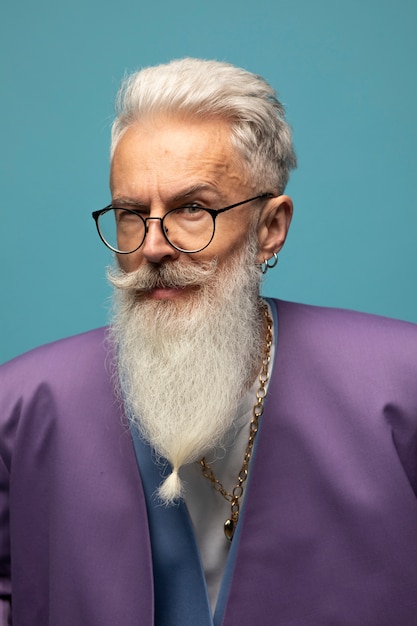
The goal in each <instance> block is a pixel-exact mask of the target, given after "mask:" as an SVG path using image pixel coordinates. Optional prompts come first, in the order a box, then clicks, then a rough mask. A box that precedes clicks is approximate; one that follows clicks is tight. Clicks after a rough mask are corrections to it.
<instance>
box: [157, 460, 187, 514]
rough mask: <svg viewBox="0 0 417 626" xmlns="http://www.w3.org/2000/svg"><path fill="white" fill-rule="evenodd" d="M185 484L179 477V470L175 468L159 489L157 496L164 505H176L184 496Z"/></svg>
mask: <svg viewBox="0 0 417 626" xmlns="http://www.w3.org/2000/svg"><path fill="white" fill-rule="evenodd" d="M183 491H184V489H183V484H182V480H181V478H180V477H179V474H178V469H177V468H174V469H173V470H172V472H171V474H170V475H169V476H167V478H166V479H165V480H164V482H163V483H162V484H161V485H160V486H159V487H158V490H157V495H158V498H159V499H160V500H162V502H163V504H165V505H166V506H172V505H173V504H176V503H177V502H178V500H180V499H181V498H182V496H183Z"/></svg>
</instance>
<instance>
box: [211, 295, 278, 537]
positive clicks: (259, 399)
mask: <svg viewBox="0 0 417 626" xmlns="http://www.w3.org/2000/svg"><path fill="white" fill-rule="evenodd" d="M263 307H264V314H265V319H266V338H265V352H264V356H263V359H262V367H261V371H260V374H259V389H258V391H257V392H256V404H255V405H254V407H253V410H252V419H251V421H250V424H249V439H248V443H247V445H246V450H245V454H244V457H243V463H242V467H241V469H240V472H239V474H238V476H237V482H236V485H235V486H234V487H233V489H232V491H231V493H229V492H228V491H226V489H225V488H224V486H223V484H222V483H221V482H220V480H219V479H218V478H216V476H215V475H214V471H213V468H212V467H211V465H210V464H209V463H207V462H206V460H205V458H204V457H203V458H202V459H201V460H200V461H199V464H200V466H201V470H202V473H203V476H204V477H205V478H207V479H208V480H209V481H210V482H211V484H212V486H213V488H214V489H215V491H218V492H219V493H220V495H222V496H223V498H224V499H225V500H227V501H228V502H230V518H229V519H227V520H226V521H225V523H224V534H225V535H226V538H227V539H228V540H229V541H232V539H233V534H234V531H235V529H236V525H237V522H238V519H239V511H240V502H239V500H240V498H241V497H242V495H243V491H244V483H245V481H246V479H247V477H248V473H249V463H250V460H251V456H252V452H253V446H254V443H255V438H256V435H257V433H258V427H259V419H260V417H261V416H262V414H263V412H264V402H265V398H266V393H267V389H266V388H267V384H268V380H269V364H270V361H271V346H272V319H271V316H270V314H269V310H268V307H267V306H266V304H263Z"/></svg>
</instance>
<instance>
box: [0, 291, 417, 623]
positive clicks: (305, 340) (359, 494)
mask: <svg viewBox="0 0 417 626" xmlns="http://www.w3.org/2000/svg"><path fill="white" fill-rule="evenodd" d="M277 306H278V318H279V327H280V333H279V340H278V345H277V349H276V356H275V363H274V369H273V376H272V379H271V382H270V387H269V393H268V398H267V401H266V408H265V413H264V416H263V423H262V429H261V431H260V433H259V437H258V441H257V451H256V457H255V459H254V463H253V465H252V468H251V476H250V482H249V485H248V487H247V493H246V497H245V506H244V512H243V516H242V517H241V519H240V523H239V526H240V528H239V535H238V537H237V538H235V540H236V539H237V541H235V540H234V542H233V548H234V549H235V550H236V558H235V565H234V571H233V572H232V573H231V575H230V588H229V592H228V593H227V597H226V598H224V599H222V601H223V604H224V618H223V626H253V624H256V623H258V622H260V623H262V625H263V626H277V625H278V626H306V625H307V624H308V626H357V625H358V624H360V625H361V626H392V625H393V624H395V626H413V625H414V624H416V625H417V593H416V591H417V503H416V493H417V328H416V326H414V325H412V324H407V323H401V322H396V321H392V320H387V319H383V318H378V317H373V316H369V315H361V314H356V313H352V312H349V311H337V310H330V309H323V308H319V307H309V306H304V305H297V304H291V303H285V302H278V303H277ZM0 390H1V392H0V393H1V396H0V595H1V594H3V596H4V597H7V595H8V594H9V593H10V575H11V580H12V594H13V626H48V625H50V626H52V625H53V626H79V625H80V624H83V626H114V624H116V623H120V624H123V625H124V626H137V625H138V624H141V625H144V626H148V625H149V626H151V625H152V624H153V623H154V622H153V619H154V617H153V616H154V609H153V605H154V601H153V573H152V555H151V548H150V538H149V528H148V520H147V511H146V502H145V498H144V494H143V488H142V482H141V480H140V475H139V472H138V469H137V464H136V459H135V454H134V449H133V445H132V441H131V437H130V433H129V430H128V427H127V424H126V420H125V418H124V416H123V411H122V410H121V407H120V406H119V403H118V401H117V400H116V399H115V397H114V395H113V392H112V386H111V367H110V364H109V356H108V351H107V349H106V345H105V341H104V332H103V330H98V331H93V332H90V333H87V334H85V335H82V336H78V337H75V338H71V339H68V340H64V341H61V342H58V343H56V344H53V345H49V346H45V347H43V348H41V349H37V350H35V351H32V352H31V353H28V354H26V355H24V356H22V357H19V358H18V359H16V360H14V361H12V362H10V363H8V364H6V365H4V366H2V367H1V368H0ZM9 510H10V516H9ZM235 546H236V547H235ZM10 553H12V559H11V560H10ZM2 626H3V624H2ZM178 626H181V625H178ZM196 626H198V625H196Z"/></svg>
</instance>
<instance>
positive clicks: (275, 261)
mask: <svg viewBox="0 0 417 626" xmlns="http://www.w3.org/2000/svg"><path fill="white" fill-rule="evenodd" d="M271 259H272V261H271ZM277 265H278V254H277V253H276V252H274V254H273V256H271V258H270V259H268V260H266V259H264V262H263V263H262V264H261V271H262V274H266V273H267V271H268V270H272V269H273V268H274V267H276V266H277Z"/></svg>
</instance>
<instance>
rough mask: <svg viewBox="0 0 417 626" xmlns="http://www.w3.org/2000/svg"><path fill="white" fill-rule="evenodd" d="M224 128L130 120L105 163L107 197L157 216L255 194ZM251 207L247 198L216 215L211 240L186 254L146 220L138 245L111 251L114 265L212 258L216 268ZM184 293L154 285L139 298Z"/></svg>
mask: <svg viewBox="0 0 417 626" xmlns="http://www.w3.org/2000/svg"><path fill="white" fill-rule="evenodd" d="M229 135H230V131H229V127H228V126H227V124H226V123H225V122H222V121H214V120H211V121H203V122H201V121H199V122H190V121H187V122H185V121H181V120H177V119H167V118H158V119H156V120H154V121H152V122H141V123H138V124H136V125H135V126H132V127H130V128H129V129H128V130H127V131H126V133H125V134H124V136H123V137H122V139H121V140H120V142H119V144H118V146H117V148H116V151H115V154H114V158H113V162H112V168H111V180H110V183H111V192H112V202H113V204H115V205H117V206H125V207H126V208H132V209H135V210H140V211H141V213H142V215H143V217H145V218H146V217H162V216H163V215H165V213H166V212H167V211H169V210H170V209H173V208H178V207H180V206H182V205H184V204H191V203H196V204H199V205H200V206H203V207H206V208H213V209H219V208H223V207H225V206H227V205H230V204H233V203H234V202H239V201H241V200H245V199H246V198H250V197H251V195H252V196H254V195H256V194H257V193H261V192H262V191H264V190H263V189H261V190H260V189H255V188H254V187H253V186H251V184H250V183H249V180H248V178H247V175H246V174H245V171H244V170H243V168H242V166H241V165H240V163H239V159H238V157H237V154H236V150H235V149H234V148H233V147H232V146H231V144H230V139H229ZM254 210H256V208H255V207H254V205H253V204H252V203H250V204H249V205H244V206H242V207H236V208H235V209H233V210H231V211H228V212H226V213H224V214H221V215H219V216H218V218H217V221H216V232H215V236H214V239H213V241H212V242H211V243H210V245H209V246H208V247H207V248H205V249H204V250H202V251H201V252H197V253H194V254H185V253H182V252H179V251H177V250H175V249H174V248H172V246H170V245H169V243H168V242H167V241H166V239H165V238H164V236H163V234H162V231H161V224H160V222H159V221H158V220H155V221H149V222H148V225H149V230H148V233H147V236H146V239H145V242H144V244H143V245H142V247H141V248H140V249H139V250H137V251H136V252H134V253H132V254H128V255H119V257H118V260H119V264H120V266H121V268H122V269H123V270H125V271H126V272H132V271H134V270H136V269H138V268H139V267H141V266H143V265H146V264H149V263H152V264H161V263H165V262H175V261H181V263H182V264H187V263H188V264H192V263H201V262H205V261H210V260H211V259H213V258H215V257H216V258H217V260H218V266H219V268H220V267H221V266H222V265H223V264H224V263H225V262H226V260H227V259H228V258H229V257H230V256H231V255H234V254H236V253H237V252H239V251H240V250H241V249H242V246H244V245H245V244H246V241H247V236H248V232H249V228H250V225H251V223H253V221H252V220H253V211H254ZM261 260H262V259H261ZM189 289H192V288H189ZM186 295H187V288H186V289H176V288H155V289H152V290H151V291H150V292H149V293H148V294H147V297H149V298H152V299H178V298H183V297H186Z"/></svg>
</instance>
